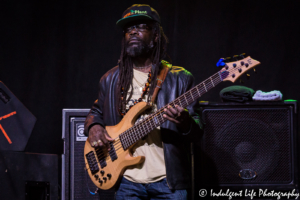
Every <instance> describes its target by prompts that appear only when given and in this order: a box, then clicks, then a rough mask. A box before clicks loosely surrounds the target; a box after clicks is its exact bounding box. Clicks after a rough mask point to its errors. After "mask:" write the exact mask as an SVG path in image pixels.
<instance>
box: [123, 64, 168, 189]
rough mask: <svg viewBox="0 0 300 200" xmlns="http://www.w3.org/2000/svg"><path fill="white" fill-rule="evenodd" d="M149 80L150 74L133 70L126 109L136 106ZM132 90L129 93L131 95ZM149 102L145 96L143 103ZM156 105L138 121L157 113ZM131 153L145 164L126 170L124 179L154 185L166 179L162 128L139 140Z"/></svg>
mask: <svg viewBox="0 0 300 200" xmlns="http://www.w3.org/2000/svg"><path fill="white" fill-rule="evenodd" d="M147 79H148V73H144V72H141V71H138V70H135V69H133V80H132V85H133V94H132V97H131V99H130V101H129V102H128V104H127V105H126V109H128V108H129V106H131V105H134V101H138V99H139V98H141V94H142V91H143V88H144V87H145V83H146V82H147ZM130 91H131V89H130V90H129V92H128V95H129V94H130ZM146 100H147V95H145V96H144V99H143V101H146ZM156 110H157V107H156V105H154V106H153V109H152V110H150V111H147V112H145V113H144V114H143V115H141V116H140V117H139V118H138V119H137V121H136V123H137V122H139V121H141V120H143V119H144V118H146V117H147V116H148V115H149V114H152V113H154V112H156ZM131 153H132V155H133V156H134V157H136V156H145V162H144V163H141V164H138V165H134V166H132V167H129V168H127V169H126V171H125V173H124V175H123V176H124V177H125V178H126V179H128V180H130V181H132V182H136V183H153V182H156V181H159V180H161V179H163V178H165V177H166V167H165V159H164V151H163V143H162V140H161V135H160V127H157V128H155V129H154V130H152V131H151V132H150V133H149V134H148V135H147V136H146V137H145V138H143V139H141V140H139V141H138V142H137V143H136V144H135V145H134V146H133V148H132V149H131Z"/></svg>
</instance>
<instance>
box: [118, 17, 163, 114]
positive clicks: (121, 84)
mask: <svg viewBox="0 0 300 200" xmlns="http://www.w3.org/2000/svg"><path fill="white" fill-rule="evenodd" d="M152 31H153V35H156V34H157V42H156V44H154V48H153V51H152V55H151V61H152V64H153V66H154V67H153V68H152V77H151V82H150V85H151V86H150V91H149V93H148V99H147V101H148V102H149V100H150V97H151V96H152V94H153V92H154V89H155V87H156V79H157V76H158V73H159V71H160V69H161V60H162V59H163V58H164V57H165V56H166V55H167V53H166V51H167V43H168V38H167V36H166V35H165V34H164V32H163V29H162V27H161V26H160V24H159V23H158V22H155V23H154V24H153V28H152ZM132 78H133V62H132V59H131V57H130V56H128V55H127V53H126V45H125V34H124V36H123V39H122V49H121V55H120V60H119V81H118V86H117V91H118V93H117V94H118V105H119V108H120V110H121V111H122V112H124V111H125V109H126V108H125V107H126V104H127V103H128V101H129V100H130V97H131V96H132V92H133V90H131V94H130V95H128V96H127V92H128V90H129V88H130V87H131V88H132ZM122 88H123V90H122ZM121 91H123V92H124V98H121V95H122V94H121Z"/></svg>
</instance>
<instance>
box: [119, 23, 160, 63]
mask: <svg viewBox="0 0 300 200" xmlns="http://www.w3.org/2000/svg"><path fill="white" fill-rule="evenodd" d="M152 25H153V23H149V22H145V21H137V22H133V23H129V24H127V25H126V26H125V28H124V32H125V45H126V52H127V54H128V55H129V56H130V57H138V56H147V55H149V53H150V52H151V51H152V49H153V47H154V42H155V41H154V40H155V37H154V34H153V31H152Z"/></svg>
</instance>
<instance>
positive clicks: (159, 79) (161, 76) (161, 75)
mask: <svg viewBox="0 0 300 200" xmlns="http://www.w3.org/2000/svg"><path fill="white" fill-rule="evenodd" d="M168 71H169V67H168V66H167V65H165V64H164V63H163V64H162V69H161V70H160V73H159V75H158V77H157V79H156V80H157V82H156V87H155V89H154V92H153V95H152V98H151V104H154V102H155V99H156V96H157V94H158V91H159V89H160V88H161V86H162V84H163V82H164V80H165V78H166V76H167V74H168Z"/></svg>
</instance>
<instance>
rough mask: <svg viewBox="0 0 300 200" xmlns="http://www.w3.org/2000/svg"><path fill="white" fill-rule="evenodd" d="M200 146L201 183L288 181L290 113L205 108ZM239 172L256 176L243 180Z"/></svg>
mask: <svg viewBox="0 0 300 200" xmlns="http://www.w3.org/2000/svg"><path fill="white" fill-rule="evenodd" d="M202 114H203V119H204V122H205V128H204V138H203V143H202V151H203V155H202V163H201V166H202V168H204V169H203V170H202V171H203V172H205V173H203V174H202V178H204V179H203V180H205V182H206V183H208V184H216V183H217V184H262V183H263V184H277V183H281V184H282V183H290V182H292V172H293V171H292V170H293V168H292V166H293V165H292V136H293V135H292V134H291V130H290V127H291V124H290V123H291V119H290V117H291V114H290V109H289V108H288V107H285V108H282V107H281V108H236V109H232V108H230V109H208V110H204V111H203V113H202ZM241 170H244V171H245V170H251V171H254V172H256V174H257V176H256V177H255V178H253V179H243V178H241V177H240V176H239V172H240V171H241Z"/></svg>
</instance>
